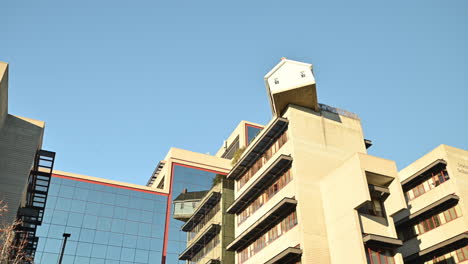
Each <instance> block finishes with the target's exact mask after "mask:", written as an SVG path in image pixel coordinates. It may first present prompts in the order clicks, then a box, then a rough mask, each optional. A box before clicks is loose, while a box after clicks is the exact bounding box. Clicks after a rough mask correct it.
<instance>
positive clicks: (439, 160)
mask: <svg viewBox="0 0 468 264" xmlns="http://www.w3.org/2000/svg"><path fill="white" fill-rule="evenodd" d="M438 164H445V165H447V162H446V161H445V160H443V159H438V160H435V161H433V162H432V163H431V164H429V165H427V166H426V167H424V168H422V169H421V170H419V171H418V172H416V173H415V174H413V175H412V176H410V177H408V178H407V179H405V180H404V181H401V185H402V186H404V185H406V184H407V183H409V182H411V181H413V180H414V179H416V178H418V177H419V176H421V175H422V174H424V173H425V172H427V171H428V170H430V169H432V168H433V167H434V166H436V165H438Z"/></svg>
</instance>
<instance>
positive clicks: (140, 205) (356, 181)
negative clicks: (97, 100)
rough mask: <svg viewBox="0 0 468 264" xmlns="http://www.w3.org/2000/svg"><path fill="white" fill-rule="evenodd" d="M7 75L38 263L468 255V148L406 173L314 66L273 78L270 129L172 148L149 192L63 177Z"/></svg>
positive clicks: (15, 155)
mask: <svg viewBox="0 0 468 264" xmlns="http://www.w3.org/2000/svg"><path fill="white" fill-rule="evenodd" d="M0 78H1V79H0V88H1V89H0V96H1V97H0V103H1V107H0V155H1V157H2V159H1V160H0V199H2V200H4V201H6V202H7V203H8V204H9V205H10V208H14V209H15V210H12V211H11V214H9V215H8V216H7V218H6V219H7V220H8V221H10V222H11V221H12V220H13V219H15V218H20V219H22V220H23V221H24V223H25V224H24V225H23V226H21V229H20V230H19V231H23V232H24V233H25V234H27V237H28V239H30V244H29V245H28V248H29V250H30V254H31V256H35V263H37V264H49V263H57V262H58V260H59V259H60V258H61V256H62V255H61V251H60V249H61V247H62V246H65V247H64V248H65V250H64V252H63V262H62V263H63V264H75V263H89V264H91V263H92V264H95V263H106V264H107V263H120V264H123V263H125V264H129V263H139V264H145V263H162V264H165V263H167V264H176V263H181V264H182V263H189V264H192V263H193V264H194V263H200V264H207V263H223V264H234V263H236V264H257V263H261V264H280V263H281V264H289V263H294V264H297V263H325V264H326V263H338V264H342V263H353V264H354V263H368V264H394V263H397V264H403V263H411V264H412V263H430V264H436V263H459V262H462V261H465V260H468V248H467V245H468V244H467V243H468V237H467V233H466V232H467V231H466V230H467V225H468V219H466V217H464V215H466V214H467V212H466V211H467V210H468V208H467V207H466V205H465V199H468V198H465V196H467V197H468V181H467V180H466V179H467V177H466V176H468V152H467V151H465V150H460V149H456V148H453V147H449V146H445V145H441V146H439V147H438V148H436V149H435V150H433V151H432V152H430V153H429V154H427V155H425V156H424V157H422V158H421V159H419V160H417V161H416V162H414V163H413V164H411V165H409V166H408V167H407V168H405V169H403V170H402V171H400V172H398V171H397V167H396V164H395V162H393V161H390V160H386V159H382V158H379V157H375V156H372V155H369V154H367V148H369V147H370V146H371V145H372V142H371V141H369V140H366V139H365V138H364V133H363V130H362V126H361V120H360V118H359V116H357V115H356V114H353V113H351V112H348V111H345V110H342V109H339V108H335V107H331V106H328V105H325V104H321V103H319V101H318V97H317V91H316V82H315V77H314V75H313V71H312V65H311V64H307V63H302V62H296V61H292V60H288V59H282V60H281V61H280V63H279V64H278V65H277V66H275V67H274V68H273V69H272V70H271V71H270V72H269V73H268V74H267V75H266V76H265V85H266V89H267V94H268V100H269V102H270V107H271V110H272V115H273V117H272V119H271V121H270V122H268V124H266V125H265V126H263V125H259V124H255V123H251V122H247V121H241V122H240V123H239V124H238V125H237V127H236V128H235V129H234V130H233V132H232V133H231V134H230V135H229V136H227V139H226V140H225V141H224V142H223V143H222V146H221V147H220V148H219V150H218V151H217V153H216V154H215V155H208V154H202V153H196V152H192V151H188V150H182V149H177V148H171V149H170V150H169V152H168V153H167V155H166V156H165V157H164V159H163V160H162V161H160V162H159V163H158V164H157V166H156V168H155V170H154V172H153V173H152V175H151V177H150V178H149V180H148V182H147V184H146V186H142V185H136V184H128V183H123V182H116V181H111V180H106V179H101V178H95V177H90V176H84V175H78V174H74V173H68V172H60V171H52V169H53V165H54V157H55V153H53V152H48V151H44V150H41V146H42V138H43V133H44V123H43V122H41V121H37V120H32V119H27V118H23V117H16V116H12V115H10V114H8V109H7V94H8V93H7V88H8V65H7V64H2V63H0ZM17 208H19V209H18V210H16V209H17ZM65 241H67V242H66V243H65ZM36 249H37V250H36ZM34 252H35V254H34Z"/></svg>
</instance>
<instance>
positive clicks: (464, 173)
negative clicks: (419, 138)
mask: <svg viewBox="0 0 468 264" xmlns="http://www.w3.org/2000/svg"><path fill="white" fill-rule="evenodd" d="M442 146H443V148H444V149H445V151H446V155H447V156H446V157H447V171H448V173H449V175H450V177H451V179H450V180H449V181H447V182H446V183H449V182H451V185H452V186H454V187H455V194H456V195H458V196H459V197H460V201H459V206H460V209H461V211H462V214H463V221H464V222H465V226H467V227H468V151H466V150H463V149H459V148H454V147H451V146H447V145H442ZM446 183H444V184H446ZM444 184H442V185H441V186H443V185H444ZM439 187H440V186H439ZM466 230H468V229H465V231H466Z"/></svg>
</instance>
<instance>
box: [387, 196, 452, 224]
mask: <svg viewBox="0 0 468 264" xmlns="http://www.w3.org/2000/svg"><path fill="white" fill-rule="evenodd" d="M458 200H460V197H458V196H457V195H455V194H449V195H447V196H445V197H444V198H442V199H439V200H438V201H436V202H433V203H432V204H430V205H428V206H426V207H424V208H422V209H420V210H418V211H416V212H415V213H412V214H410V215H409V216H407V217H405V218H403V219H401V220H400V221H398V222H396V223H395V226H400V225H402V224H411V223H415V222H417V221H418V220H420V219H424V218H426V217H427V216H430V215H432V214H433V213H435V212H441V211H443V210H445V209H447V208H449V207H451V206H453V205H455V204H457V203H458Z"/></svg>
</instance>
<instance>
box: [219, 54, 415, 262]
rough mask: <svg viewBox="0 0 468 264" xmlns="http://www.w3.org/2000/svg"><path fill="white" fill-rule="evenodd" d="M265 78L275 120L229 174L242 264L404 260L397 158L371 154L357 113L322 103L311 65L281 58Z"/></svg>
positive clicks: (235, 243)
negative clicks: (399, 233)
mask: <svg viewBox="0 0 468 264" xmlns="http://www.w3.org/2000/svg"><path fill="white" fill-rule="evenodd" d="M265 83H266V85H267V91H268V94H269V99H270V104H271V108H272V112H273V119H272V120H271V121H270V122H269V123H268V124H267V125H266V126H265V128H264V129H263V130H262V131H261V132H260V133H259V134H258V136H257V137H256V138H255V139H254V140H253V141H252V142H251V144H250V145H249V146H248V147H247V148H246V149H245V151H244V152H243V154H242V156H241V157H240V159H239V161H238V162H237V163H236V164H235V165H234V166H233V168H232V169H231V171H230V172H229V174H228V175H227V178H228V179H232V180H234V181H235V189H234V190H235V200H234V202H233V204H232V205H231V206H230V207H229V209H228V212H229V213H232V214H235V215H236V221H235V239H234V241H233V242H232V243H231V244H229V245H228V250H232V251H235V252H236V263H238V264H240V263H246V264H249V263H373V264H377V263H379V264H380V263H382V262H379V261H385V262H383V263H403V259H402V256H401V253H399V252H398V251H396V250H395V249H396V248H398V247H399V246H401V245H402V242H401V240H399V239H398V238H397V233H396V230H395V227H394V224H393V218H392V217H393V216H394V215H395V214H396V213H398V212H400V211H401V210H404V209H405V208H406V204H405V200H404V196H403V192H402V190H401V187H400V183H399V179H398V173H397V169H396V165H395V163H394V162H393V161H389V160H385V159H381V158H378V157H374V156H370V155H368V154H366V153H367V152H366V141H365V139H364V136H363V132H362V127H361V122H360V120H359V118H358V116H357V115H355V114H352V113H349V112H347V111H343V110H340V109H337V108H333V107H329V106H326V105H323V104H319V103H318V101H317V96H316V90H315V79H314V77H313V73H312V65H310V64H305V63H300V62H295V61H291V60H286V59H283V60H282V61H281V62H280V63H279V64H278V65H277V66H276V67H275V68H274V69H273V70H272V71H270V72H269V73H268V74H267V75H266V76H265ZM230 138H232V136H231V137H230ZM229 143H230V142H229V140H228V142H227V145H229Z"/></svg>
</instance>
